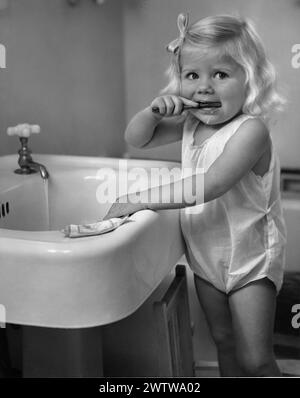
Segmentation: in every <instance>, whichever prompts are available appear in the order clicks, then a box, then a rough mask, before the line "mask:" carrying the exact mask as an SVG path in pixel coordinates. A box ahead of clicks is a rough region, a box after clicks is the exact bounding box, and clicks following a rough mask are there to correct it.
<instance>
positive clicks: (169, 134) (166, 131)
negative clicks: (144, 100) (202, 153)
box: [125, 107, 185, 149]
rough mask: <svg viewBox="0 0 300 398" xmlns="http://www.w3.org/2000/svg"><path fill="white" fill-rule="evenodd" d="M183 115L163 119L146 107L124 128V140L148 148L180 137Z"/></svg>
mask: <svg viewBox="0 0 300 398" xmlns="http://www.w3.org/2000/svg"><path fill="white" fill-rule="evenodd" d="M184 120H185V117H183V116H174V117H172V118H169V119H168V120H164V119H163V118H162V117H161V116H160V115H157V114H155V113H153V112H152V110H151V107H148V108H146V109H144V110H142V111H141V112H139V113H138V114H136V115H135V116H134V117H133V118H132V119H131V121H130V122H129V124H128V126H127V128H126V130H125V141H126V142H127V143H128V144H129V145H132V146H134V147H137V148H142V149H149V148H154V147H157V146H161V145H166V144H171V143H172V142H176V141H179V140H181V139H182V132H183V123H184Z"/></svg>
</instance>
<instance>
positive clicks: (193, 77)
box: [186, 72, 199, 80]
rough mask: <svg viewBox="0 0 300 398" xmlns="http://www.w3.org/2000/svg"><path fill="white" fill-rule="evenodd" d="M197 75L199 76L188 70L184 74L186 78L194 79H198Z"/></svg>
mask: <svg viewBox="0 0 300 398" xmlns="http://www.w3.org/2000/svg"><path fill="white" fill-rule="evenodd" d="M198 77H199V76H198V74H197V73H195V72H189V73H187V74H186V78H187V79H188V80H196V79H198Z"/></svg>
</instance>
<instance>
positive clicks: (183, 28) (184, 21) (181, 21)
mask: <svg viewBox="0 0 300 398" xmlns="http://www.w3.org/2000/svg"><path fill="white" fill-rule="evenodd" d="M188 25H189V16H188V14H179V15H178V18H177V26H178V29H179V37H178V38H177V39H175V40H173V41H171V43H170V44H168V46H167V50H168V51H169V52H171V53H173V54H177V52H178V50H179V49H180V48H181V47H182V45H183V42H184V40H185V36H186V33H187V31H188Z"/></svg>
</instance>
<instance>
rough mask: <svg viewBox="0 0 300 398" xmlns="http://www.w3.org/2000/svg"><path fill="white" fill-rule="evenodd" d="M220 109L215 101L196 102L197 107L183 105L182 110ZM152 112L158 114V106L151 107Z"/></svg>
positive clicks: (219, 105)
mask: <svg viewBox="0 0 300 398" xmlns="http://www.w3.org/2000/svg"><path fill="white" fill-rule="evenodd" d="M220 107H221V102H219V101H216V102H204V101H202V102H198V106H193V105H184V107H183V109H184V110H186V109H201V108H220ZM152 112H153V113H159V107H158V106H153V107H152Z"/></svg>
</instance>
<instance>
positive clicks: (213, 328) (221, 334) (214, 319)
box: [195, 275, 242, 376]
mask: <svg viewBox="0 0 300 398" xmlns="http://www.w3.org/2000/svg"><path fill="white" fill-rule="evenodd" d="M195 287H196V292H197V296H198V298H199V301H200V304H201V307H202V309H203V311H204V314H205V317H206V319H207V322H208V326H209V329H210V332H211V335H212V337H213V340H214V342H215V344H216V346H217V351H218V361H219V368H220V375H221V376H242V372H241V369H240V368H239V365H238V363H237V359H236V350H235V345H234V339H233V330H232V324H231V315H230V311H229V304H228V297H227V295H226V294H225V293H223V292H221V291H220V290H218V289H216V288H215V287H214V286H213V285H211V284H210V283H208V282H206V281H204V280H203V279H201V278H199V277H198V276H196V275H195Z"/></svg>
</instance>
